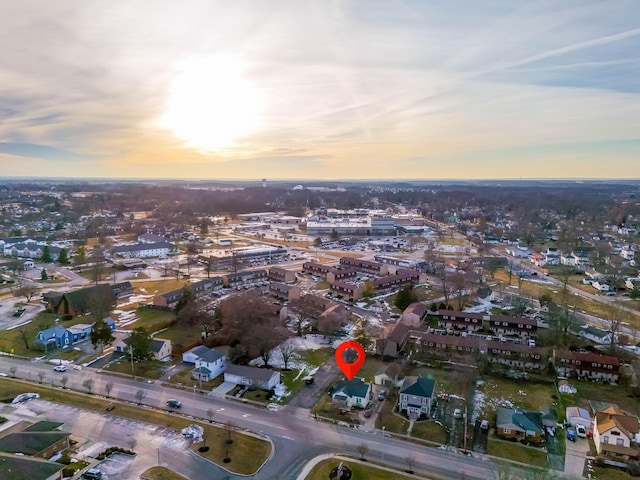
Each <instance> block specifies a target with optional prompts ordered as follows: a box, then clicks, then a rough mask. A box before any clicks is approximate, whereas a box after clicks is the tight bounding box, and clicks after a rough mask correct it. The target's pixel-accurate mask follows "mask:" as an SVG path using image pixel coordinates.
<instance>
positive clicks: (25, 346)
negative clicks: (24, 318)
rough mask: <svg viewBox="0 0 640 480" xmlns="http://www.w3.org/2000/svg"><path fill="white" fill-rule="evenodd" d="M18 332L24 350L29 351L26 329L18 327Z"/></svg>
mask: <svg viewBox="0 0 640 480" xmlns="http://www.w3.org/2000/svg"><path fill="white" fill-rule="evenodd" d="M18 332H20V337H21V338H22V341H23V342H24V348H26V349H27V350H29V339H28V337H27V330H26V328H24V327H20V328H18Z"/></svg>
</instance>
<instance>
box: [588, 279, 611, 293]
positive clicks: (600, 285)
mask: <svg viewBox="0 0 640 480" xmlns="http://www.w3.org/2000/svg"><path fill="white" fill-rule="evenodd" d="M591 286H592V287H593V288H595V289H596V290H598V291H599V292H608V291H609V290H611V286H610V285H609V284H607V283H605V282H602V281H600V280H595V281H593V282H591Z"/></svg>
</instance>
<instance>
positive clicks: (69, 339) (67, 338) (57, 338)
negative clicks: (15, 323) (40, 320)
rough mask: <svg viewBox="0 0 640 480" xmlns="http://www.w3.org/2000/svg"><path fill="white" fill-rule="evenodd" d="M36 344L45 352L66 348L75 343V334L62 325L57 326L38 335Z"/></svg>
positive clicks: (41, 331)
mask: <svg viewBox="0 0 640 480" xmlns="http://www.w3.org/2000/svg"><path fill="white" fill-rule="evenodd" d="M35 343H37V344H38V345H41V346H42V347H44V349H45V350H48V349H49V348H59V347H66V346H69V345H71V344H72V343H73V334H72V333H71V332H69V331H68V330H67V329H66V328H64V327H63V326H62V325H56V326H55V327H51V328H47V329H46V330H40V331H39V332H38V334H37V335H36V339H35Z"/></svg>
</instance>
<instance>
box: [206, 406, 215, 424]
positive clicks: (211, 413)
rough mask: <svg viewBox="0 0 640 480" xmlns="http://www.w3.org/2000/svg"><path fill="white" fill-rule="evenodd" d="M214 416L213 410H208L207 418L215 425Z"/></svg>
mask: <svg viewBox="0 0 640 480" xmlns="http://www.w3.org/2000/svg"><path fill="white" fill-rule="evenodd" d="M214 415H215V412H214V411H213V409H212V408H210V409H209V410H207V417H208V418H209V423H213V416H214Z"/></svg>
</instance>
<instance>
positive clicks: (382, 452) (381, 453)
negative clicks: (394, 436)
mask: <svg viewBox="0 0 640 480" xmlns="http://www.w3.org/2000/svg"><path fill="white" fill-rule="evenodd" d="M386 428H387V427H386V426H385V427H382V450H381V451H380V455H381V456H380V458H381V460H382V461H381V462H380V463H382V464H383V465H384V431H385V430H386Z"/></svg>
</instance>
